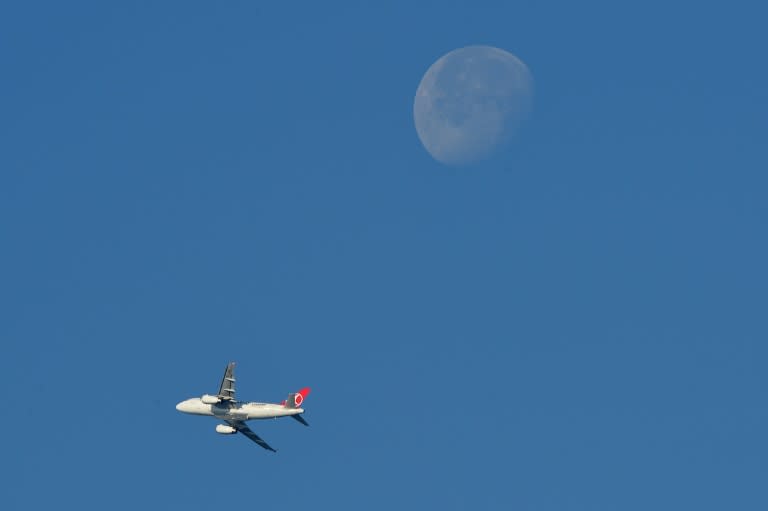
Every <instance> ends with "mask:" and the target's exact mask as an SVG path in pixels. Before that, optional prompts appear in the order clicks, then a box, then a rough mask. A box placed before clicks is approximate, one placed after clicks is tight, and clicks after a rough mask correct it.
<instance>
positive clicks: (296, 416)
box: [289, 414, 309, 426]
mask: <svg viewBox="0 0 768 511" xmlns="http://www.w3.org/2000/svg"><path fill="white" fill-rule="evenodd" d="M289 417H290V418H292V419H296V420H297V421H299V422H301V423H302V424H304V425H305V426H309V422H307V421H306V420H304V417H302V416H301V414H299V415H289Z"/></svg>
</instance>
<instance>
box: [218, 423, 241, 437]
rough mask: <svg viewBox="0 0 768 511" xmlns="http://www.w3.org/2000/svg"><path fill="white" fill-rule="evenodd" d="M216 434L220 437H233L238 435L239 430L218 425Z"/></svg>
mask: <svg viewBox="0 0 768 511" xmlns="http://www.w3.org/2000/svg"><path fill="white" fill-rule="evenodd" d="M216 433H219V434H220V435H231V434H232V433H237V430H236V429H235V428H233V427H232V426H227V425H226V424H217V425H216Z"/></svg>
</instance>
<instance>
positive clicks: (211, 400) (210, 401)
mask: <svg viewBox="0 0 768 511" xmlns="http://www.w3.org/2000/svg"><path fill="white" fill-rule="evenodd" d="M200 401H202V402H203V403H205V404H207V405H215V404H216V403H218V402H219V398H218V396H211V395H209V394H203V397H201V398H200Z"/></svg>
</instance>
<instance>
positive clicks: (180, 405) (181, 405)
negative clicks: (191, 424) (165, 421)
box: [176, 401, 185, 412]
mask: <svg viewBox="0 0 768 511" xmlns="http://www.w3.org/2000/svg"><path fill="white" fill-rule="evenodd" d="M184 404H185V401H182V402H181V403H179V404H177V405H176V409H177V410H178V411H180V412H183V411H184Z"/></svg>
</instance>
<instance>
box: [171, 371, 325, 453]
mask: <svg viewBox="0 0 768 511" xmlns="http://www.w3.org/2000/svg"><path fill="white" fill-rule="evenodd" d="M309 390H310V389H309V387H304V388H303V389H301V390H300V391H298V392H294V393H291V394H288V399H286V400H285V401H283V402H281V403H280V404H273V403H254V402H248V403H241V402H239V401H237V400H235V363H234V362H230V363H229V364H227V368H226V369H225V370H224V378H222V380H221V385H220V386H219V393H218V394H216V395H215V396H213V395H210V394H203V396H202V397H193V398H190V399H187V400H185V401H182V402H181V403H179V404H177V405H176V409H177V410H178V411H180V412H183V413H189V414H192V415H210V416H213V417H216V418H218V419H222V420H223V421H224V422H225V424H217V425H216V433H220V434H222V435H232V434H235V433H242V434H243V435H245V436H246V437H248V438H250V439H251V440H253V441H254V442H256V443H257V444H259V445H260V446H261V447H263V448H264V449H267V450H268V451H272V452H277V451H276V450H275V449H273V448H272V447H271V446H270V445H269V444H268V443H267V442H265V441H264V440H262V439H261V437H260V436H259V435H257V434H256V433H254V432H253V431H251V428H249V427H248V426H247V425H246V424H245V421H249V420H252V419H277V418H278V417H291V418H292V419H295V420H296V421H298V422H300V423H302V424H304V425H305V426H309V424H308V423H307V421H306V420H304V417H302V416H301V414H302V413H304V409H303V408H301V404H302V403H303V402H304V399H305V398H306V397H307V395H308V394H309Z"/></svg>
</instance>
